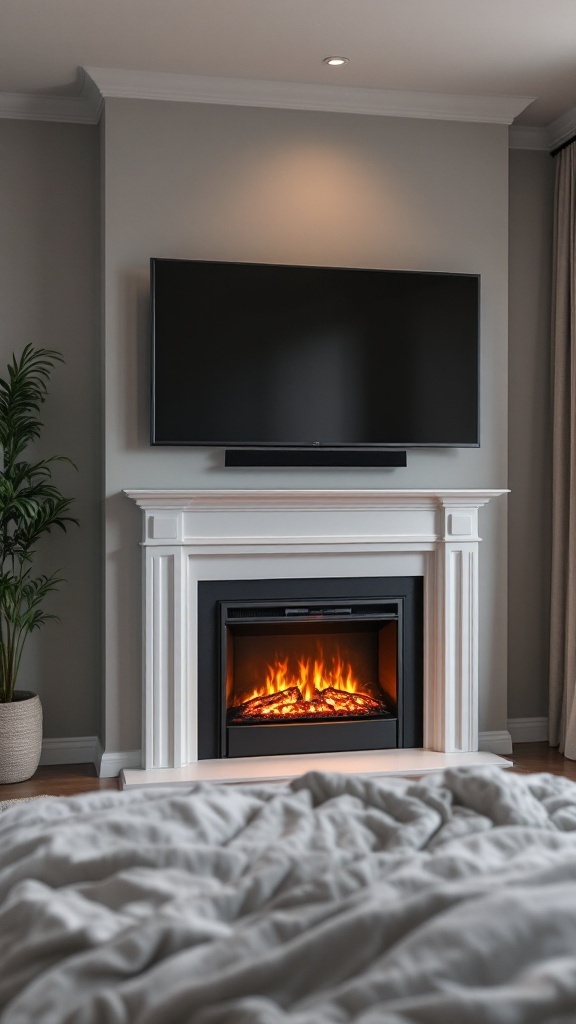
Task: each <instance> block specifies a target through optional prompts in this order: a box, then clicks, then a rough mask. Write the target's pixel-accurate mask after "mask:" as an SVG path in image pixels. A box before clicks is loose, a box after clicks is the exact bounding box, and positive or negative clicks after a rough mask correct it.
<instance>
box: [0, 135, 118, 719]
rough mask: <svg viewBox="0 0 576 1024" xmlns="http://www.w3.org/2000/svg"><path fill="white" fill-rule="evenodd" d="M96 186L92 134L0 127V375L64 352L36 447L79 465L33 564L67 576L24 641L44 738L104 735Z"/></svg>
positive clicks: (63, 478) (63, 472)
mask: <svg viewBox="0 0 576 1024" xmlns="http://www.w3.org/2000/svg"><path fill="white" fill-rule="evenodd" d="M98 183H99V169H98V131H97V129H96V128H92V127H89V126H80V125H65V124H46V123H36V122H31V121H21V122H19V121H8V120H0V223H1V225H2V230H1V231H0V318H1V323H2V331H1V333H0V373H2V374H4V372H5V371H4V367H5V365H6V361H7V359H8V358H9V357H10V356H11V354H12V352H20V351H21V349H22V348H23V347H24V345H25V344H26V343H27V342H31V343H32V344H34V345H37V346H46V347H50V348H56V349H59V350H60V351H61V352H62V353H63V354H64V356H65V359H66V363H65V365H59V366H58V367H57V368H56V370H55V371H54V374H53V378H52V384H51V386H50V395H49V398H48V400H47V402H46V404H45V405H44V407H43V419H44V422H45V431H44V433H43V437H42V439H41V442H40V444H39V445H38V448H37V450H38V451H39V453H41V454H43V455H52V454H65V455H68V456H69V457H70V458H72V459H73V460H74V462H75V463H76V465H77V466H78V473H75V472H74V471H73V470H72V469H66V468H64V467H59V468H58V469H57V471H56V473H55V477H56V480H57V482H58V484H59V485H60V486H61V488H62V490H63V491H64V493H65V494H67V495H74V496H75V497H76V499H77V500H76V504H75V508H74V511H75V514H76V515H77V516H78V518H79V519H80V523H81V525H80V528H79V529H76V528H74V527H72V528H71V529H70V532H69V533H67V534H66V535H64V534H61V533H60V531H58V532H57V533H55V534H53V535H51V536H49V537H48V538H46V540H45V542H43V543H42V545H41V550H40V555H41V561H40V567H41V568H42V569H43V570H44V571H46V572H49V571H52V570H54V569H58V568H61V569H62V572H63V575H64V576H65V577H66V579H67V583H66V584H64V585H63V586H62V588H61V590H60V592H59V593H58V594H54V595H53V596H52V597H51V598H50V605H49V607H50V610H51V611H52V612H54V613H56V614H58V615H59V616H60V618H61V623H59V624H58V623H48V624H47V625H46V626H45V627H44V629H43V630H42V632H39V633H35V634H33V635H32V636H31V637H30V638H29V641H28V647H27V650H26V654H25V657H24V660H23V664H22V671H21V677H20V685H21V686H22V687H23V688H30V689H32V690H35V691H36V692H37V693H39V694H40V697H41V699H42V704H43V707H44V719H45V722H44V725H45V728H44V732H45V735H46V736H47V737H66V736H91V735H95V734H97V733H98V732H99V731H100V729H99V709H98V704H99V694H100V689H101V685H100V651H101V636H100V623H101V609H100V585H99V576H100V562H101V543H100V534H101V515H100V501H101V498H100V495H101V476H100V474H101V460H100V450H101V449H100V436H99V354H98V336H99V332H98V319H99V314H98V243H99V231H98V202H99V195H98V187H99V186H98ZM47 607H48V606H47Z"/></svg>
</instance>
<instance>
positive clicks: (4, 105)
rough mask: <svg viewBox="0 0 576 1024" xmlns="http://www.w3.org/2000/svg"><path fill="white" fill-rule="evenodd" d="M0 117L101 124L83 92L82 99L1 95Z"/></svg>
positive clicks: (75, 97)
mask: <svg viewBox="0 0 576 1024" xmlns="http://www.w3.org/2000/svg"><path fill="white" fill-rule="evenodd" d="M91 88H93V83H91ZM0 118H11V119H12V120H17V121H61V122H68V123H72V124H97V122H98V117H97V116H95V114H94V107H93V104H89V103H87V101H86V96H85V95H84V94H83V93H82V94H80V96H38V95H34V94H33V93H24V92H0Z"/></svg>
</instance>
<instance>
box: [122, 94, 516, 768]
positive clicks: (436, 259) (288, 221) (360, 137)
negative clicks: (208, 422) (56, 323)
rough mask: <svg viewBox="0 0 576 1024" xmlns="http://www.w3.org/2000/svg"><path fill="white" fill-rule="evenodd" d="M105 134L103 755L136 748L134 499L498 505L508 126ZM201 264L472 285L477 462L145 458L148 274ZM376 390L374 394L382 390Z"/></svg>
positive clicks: (488, 636) (485, 612)
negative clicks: (164, 261) (153, 259)
mask: <svg viewBox="0 0 576 1024" xmlns="http://www.w3.org/2000/svg"><path fill="white" fill-rule="evenodd" d="M103 131H104V141H105V148H104V189H105V208H104V238H103V244H104V267H105V279H104V301H105V318H104V352H105V371H104V373H105V377H104V410H105V495H106V594H105V603H106V612H105V616H106V618H105V659H106V665H105V678H106V687H105V694H106V708H105V719H106V749H107V751H109V752H114V751H122V750H124V751H125V750H131V749H136V748H138V747H139V746H140V721H141V676H142V665H141V653H140V644H141V640H140V626H141V593H140V573H141V567H140V551H139V547H138V542H139V539H140V534H141V527H140V516H139V513H138V511H137V509H136V507H135V506H134V505H132V504H131V503H130V501H129V500H128V499H127V498H125V497H124V496H123V495H122V493H121V492H122V489H123V488H137V487H204V488H210V487H261V486H263V487H296V488H298V487H300V488H301V487H355V486H360V487H392V488H394V487H398V488H400V487H504V486H506V480H507V392H508V385H507V371H508V354H507V271H508V230H507V224H508V132H507V129H506V127H505V126H494V125H482V124H475V125H472V124H464V123H456V122H450V123H449V122H440V121H418V120H412V119H406V120H402V119H396V118H391V119H386V118H376V117H366V116H355V115H340V114H321V113H313V112H294V111H286V110H265V109H243V108H239V107H218V106H201V105H188V104H180V103H160V102H150V101H133V100H110V101H107V104H106V121H105V126H104V128H103ZM150 256H166V257H168V256H171V257H199V258H207V259H236V260H254V261H259V260H261V261H269V262H273V261H278V262H287V263H290V262H296V263H297V262H309V263H316V264H333V265H352V266H355V265H356V266H365V267H389V268H405V269H419V270H437V271H463V272H470V273H480V274H481V275H482V396H483V397H482V446H481V448H480V449H472V450H446V451H428V452H426V451H420V452H413V453H412V452H411V453H410V454H409V465H408V468H407V469H405V470H395V471H382V470H361V471H360V470H358V471H354V470H339V471H336V470H325V471H318V470H316V471H313V472H310V471H292V470H285V471H261V472H257V471H243V470H225V469H224V468H223V461H222V460H223V457H222V453H220V452H216V451H211V450H195V451H186V450H174V449H164V448H162V449H151V448H150V447H149V445H148V413H147V394H148V372H147V363H148V326H147V303H148V260H149V258H150ZM384 388H385V382H384V383H383V389H384ZM481 534H482V536H483V537H484V540H485V544H484V545H483V548H482V551H481V636H480V641H481V650H480V687H481V701H480V727H481V729H484V730H486V729H489V730H492V729H494V730H497V729H503V728H505V726H506V717H507V712H506V588H507V583H506V575H507V573H506V561H507V556H506V551H507V539H506V499H504V498H500V499H498V500H497V501H494V502H492V503H491V504H490V505H489V506H487V508H485V509H483V510H482V512H481Z"/></svg>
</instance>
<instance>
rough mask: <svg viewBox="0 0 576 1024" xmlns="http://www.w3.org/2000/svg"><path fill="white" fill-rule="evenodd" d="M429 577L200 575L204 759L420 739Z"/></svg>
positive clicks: (367, 747)
mask: <svg viewBox="0 0 576 1024" xmlns="http://www.w3.org/2000/svg"><path fill="white" fill-rule="evenodd" d="M298 584H299V585H300V589H299V587H298ZM421 584H422V580H421V579H420V578H418V577H416V578H412V577H406V578H404V577H402V578H400V579H398V580H392V579H389V578H385V579H383V580H377V579H371V578H368V579H364V580H350V579H346V580H318V581H316V580H314V581H311V580H300V581H297V580H277V581H263V580H252V581H221V582H218V583H217V582H215V581H214V582H213V581H210V582H206V583H201V584H200V585H199V598H200V601H199V608H200V611H199V631H198V637H199V669H200V674H199V736H200V753H201V756H202V757H210V756H218V757H246V756H259V755H274V754H299V753H302V754H303V753H325V752H329V751H339V750H342V751H344V750H373V749H382V748H391V747H399V746H419V745H421V731H422V697H421V693H422V667H421V666H422V658H421V653H422V652H421V648H422V609H421V598H422V586H421ZM304 595H305V596H304ZM203 724H204V726H205V728H203ZM214 732H215V733H216V736H214V738H213V740H212V741H210V738H209V737H210V734H211V733H212V734H213V733H214Z"/></svg>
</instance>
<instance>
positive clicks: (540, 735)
mask: <svg viewBox="0 0 576 1024" xmlns="http://www.w3.org/2000/svg"><path fill="white" fill-rule="evenodd" d="M508 729H509V730H510V735H511V736H512V742H513V743H544V742H545V741H546V740H547V739H548V719H547V718H509V719H508Z"/></svg>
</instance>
